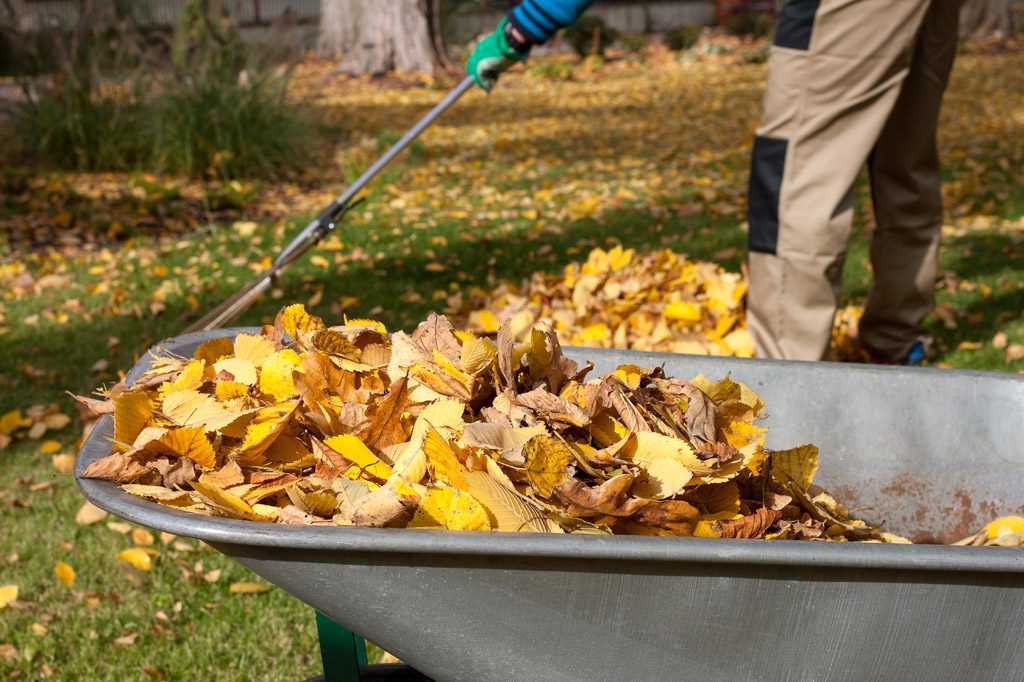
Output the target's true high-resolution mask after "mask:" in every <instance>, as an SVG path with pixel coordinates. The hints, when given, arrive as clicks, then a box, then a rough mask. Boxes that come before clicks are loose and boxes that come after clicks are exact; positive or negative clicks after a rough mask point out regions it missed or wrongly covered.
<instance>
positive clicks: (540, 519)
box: [466, 460, 562, 533]
mask: <svg viewBox="0 0 1024 682" xmlns="http://www.w3.org/2000/svg"><path fill="white" fill-rule="evenodd" d="M488 461H490V460H488ZM466 480H467V481H468V483H469V492H470V494H471V495H473V497H474V498H476V501H477V502H479V503H480V504H481V505H483V507H484V509H486V510H487V515H488V519H489V521H490V524H491V528H493V529H494V530H498V531H505V532H510V533H521V532H534V533H561V532H562V528H561V526H559V525H558V524H557V523H555V522H554V521H552V520H551V519H549V518H548V516H547V514H545V513H544V510H543V509H541V508H540V507H538V506H537V505H535V504H533V503H532V502H530V501H529V500H528V499H527V498H525V497H523V496H522V495H520V494H519V493H517V492H515V491H514V490H513V489H511V488H509V487H507V486H505V485H504V484H502V483H500V482H499V481H498V480H497V479H495V478H493V477H492V476H491V475H490V474H488V473H485V472H483V471H471V472H469V473H468V474H466Z"/></svg>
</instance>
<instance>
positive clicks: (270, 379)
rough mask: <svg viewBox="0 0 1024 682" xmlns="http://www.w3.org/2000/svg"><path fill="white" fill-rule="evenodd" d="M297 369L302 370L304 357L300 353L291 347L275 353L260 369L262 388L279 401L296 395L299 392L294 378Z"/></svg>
mask: <svg viewBox="0 0 1024 682" xmlns="http://www.w3.org/2000/svg"><path fill="white" fill-rule="evenodd" d="M295 371H300V372H301V371H302V357H301V356H299V354H298V353H296V352H295V351H293V350H289V349H285V350H282V351H278V352H277V353H274V354H273V355H271V356H270V357H268V358H267V359H266V360H265V361H264V363H263V369H262V370H260V390H261V391H262V392H263V393H265V394H267V395H269V396H271V397H273V398H274V400H277V401H281V400H284V399H285V398H289V397H291V396H293V395H295V394H296V393H298V392H299V391H298V389H297V388H296V387H295V381H294V380H293V379H292V373H293V372H295Z"/></svg>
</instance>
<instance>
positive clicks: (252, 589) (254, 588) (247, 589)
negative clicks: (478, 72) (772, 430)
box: [228, 582, 270, 594]
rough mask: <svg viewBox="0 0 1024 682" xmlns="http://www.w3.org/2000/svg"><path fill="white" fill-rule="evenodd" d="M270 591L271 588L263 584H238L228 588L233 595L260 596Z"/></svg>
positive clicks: (232, 584)
mask: <svg viewBox="0 0 1024 682" xmlns="http://www.w3.org/2000/svg"><path fill="white" fill-rule="evenodd" d="M269 591H270V588H269V587H267V586H266V585H263V584H262V583H250V582H238V583H231V585H230V586H229V587H228V592H230V593H231V594H260V593H262V592H269Z"/></svg>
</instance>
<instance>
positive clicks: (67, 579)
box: [53, 561, 75, 587]
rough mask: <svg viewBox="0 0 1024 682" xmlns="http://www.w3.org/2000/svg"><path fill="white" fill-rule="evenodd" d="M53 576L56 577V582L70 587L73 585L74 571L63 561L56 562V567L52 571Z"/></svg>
mask: <svg viewBox="0 0 1024 682" xmlns="http://www.w3.org/2000/svg"><path fill="white" fill-rule="evenodd" d="M53 573H54V575H56V576H57V580H59V581H61V582H62V583H64V584H65V585H66V586H68V587H71V586H72V585H74V584H75V569H73V568H71V566H70V565H69V564H67V563H65V562H63V561H58V562H57V565H56V566H55V567H54V569H53Z"/></svg>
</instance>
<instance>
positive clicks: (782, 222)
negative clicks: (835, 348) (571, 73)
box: [747, 0, 960, 360]
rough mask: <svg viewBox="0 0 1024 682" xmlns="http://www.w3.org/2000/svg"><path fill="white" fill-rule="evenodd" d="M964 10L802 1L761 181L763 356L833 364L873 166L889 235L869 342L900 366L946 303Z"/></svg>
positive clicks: (767, 115)
mask: <svg viewBox="0 0 1024 682" xmlns="http://www.w3.org/2000/svg"><path fill="white" fill-rule="evenodd" d="M959 6H960V5H959V2H958V0H790V1H789V2H788V3H787V4H786V6H785V8H784V9H783V12H782V16H781V17H780V20H779V27H778V30H777V33H776V37H775V44H774V46H773V47H772V52H771V55H770V57H769V60H768V84H767V89H766V92H765V97H764V105H763V112H762V116H761V122H760V125H759V126H758V129H757V135H756V137H755V140H754V150H753V159H752V163H751V175H750V208H749V225H750V236H749V240H750V257H749V266H750V289H749V294H748V311H747V320H748V325H749V327H750V331H751V333H752V335H753V337H754V341H755V342H756V344H757V351H758V354H759V355H761V356H762V357H769V358H785V359H795V360H820V359H823V358H825V357H826V354H827V353H828V351H829V344H830V340H831V330H832V324H833V318H834V317H835V311H836V302H837V297H838V293H839V287H840V282H841V276H842V269H843V263H844V260H845V257H846V249H847V243H848V240H849V236H850V230H851V226H852V219H853V184H854V180H855V179H856V176H857V174H858V173H859V172H860V169H861V168H862V167H863V165H864V162H865V161H868V162H869V163H868V166H869V172H870V177H871V189H872V196H873V200H874V208H875V215H876V218H877V220H876V222H877V227H876V229H875V232H874V235H873V236H872V243H871V262H872V266H873V269H874V285H873V288H872V290H871V294H870V296H869V298H868V303H867V307H866V309H865V312H864V316H863V318H862V320H861V324H860V335H861V339H862V341H863V342H864V343H865V345H867V346H868V347H869V348H870V349H871V350H873V351H874V352H876V353H878V354H880V355H883V356H887V357H889V358H892V359H900V358H902V357H903V356H905V355H906V354H907V352H908V351H909V350H910V348H911V347H912V346H913V345H914V343H916V342H917V341H918V340H920V339H921V338H923V336H924V333H925V329H924V327H923V325H922V320H923V318H924V316H925V315H927V314H928V312H929V311H930V310H931V307H932V304H933V300H934V288H935V284H934V281H935V273H936V268H937V256H938V245H939V236H940V232H941V228H942V196H941V190H940V184H939V163H938V154H937V152H936V149H935V131H936V126H937V121H938V114H939V106H940V103H941V100H942V93H943V91H944V90H945V87H946V81H947V79H948V76H949V71H950V69H951V67H952V64H953V56H954V54H955V52H956V37H957V28H958V26H957V18H958V12H959Z"/></svg>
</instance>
